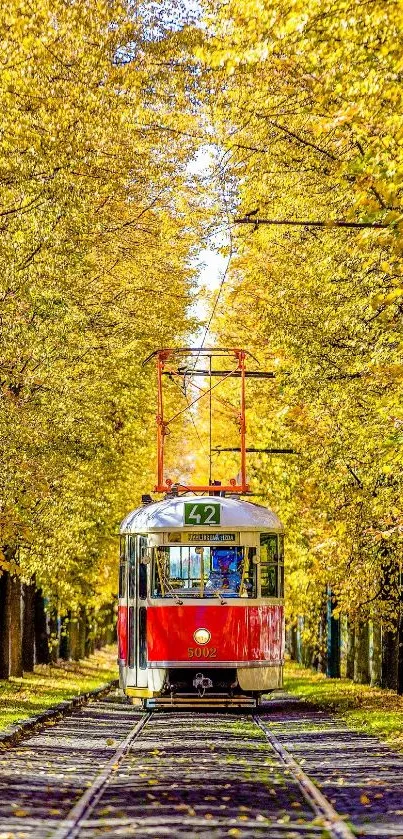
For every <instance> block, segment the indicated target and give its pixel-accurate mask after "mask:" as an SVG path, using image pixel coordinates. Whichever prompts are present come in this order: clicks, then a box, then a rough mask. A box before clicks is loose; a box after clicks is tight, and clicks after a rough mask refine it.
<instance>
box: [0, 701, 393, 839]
mask: <svg viewBox="0 0 403 839" xmlns="http://www.w3.org/2000/svg"><path fill="white" fill-rule="evenodd" d="M259 716H260V717H261V718H262V720H264V722H265V724H266V725H268V726H269V727H270V729H271V730H272V731H273V733H274V734H275V735H276V737H277V738H278V739H279V740H280V742H281V744H282V745H283V746H284V747H285V748H286V749H287V750H288V751H289V752H290V753H291V754H292V755H293V757H294V758H295V759H296V760H297V761H298V762H299V763H300V764H301V766H302V768H303V770H304V771H305V772H306V773H307V774H308V775H309V777H310V778H311V779H312V780H314V781H315V782H316V783H317V785H318V786H319V788H320V789H321V791H322V793H323V794H324V795H325V796H326V798H327V799H329V801H331V803H332V804H333V807H334V808H335V809H336V810H337V812H338V813H339V814H340V815H341V816H343V817H345V818H346V819H347V818H348V817H350V818H351V821H352V822H353V824H354V829H355V832H356V833H357V835H359V836H362V837H365V836H373V837H386V836H388V837H394V839H398V838H399V837H403V771H402V770H403V756H401V755H397V754H395V753H393V752H392V751H391V750H390V749H388V748H387V747H386V746H384V745H382V744H380V743H379V741H378V740H377V739H376V738H374V737H365V736H362V735H361V734H360V733H359V732H354V731H352V730H350V729H348V728H346V726H345V725H344V724H343V722H342V721H340V720H339V719H337V718H335V717H332V716H331V715H329V714H327V713H324V712H322V711H320V710H317V709H315V710H311V709H310V708H309V707H307V706H306V705H304V704H303V703H300V702H292V701H289V700H288V701H285V702H282V701H281V700H278V701H271V702H270V703H266V704H265V705H264V706H263V707H262V708H260V709H259ZM142 717H143V714H142V712H141V711H140V710H139V709H137V708H133V707H132V706H130V705H129V704H128V703H127V702H126V701H125V700H124V699H120V698H118V697H116V696H111V697H108V698H105V699H101V700H94V701H93V702H91V703H90V704H88V705H87V706H85V707H83V708H80V709H79V710H76V711H74V712H73V713H72V714H71V715H69V716H67V717H65V718H64V719H62V720H58V721H56V722H55V723H54V724H47V725H46V727H45V728H44V729H43V730H42V731H41V732H39V733H36V734H35V735H34V736H32V737H30V738H29V739H28V740H25V741H24V742H22V743H20V744H19V745H17V746H15V747H13V748H10V749H8V750H7V751H4V752H1V753H0V839H51V837H52V836H53V835H54V833H55V832H56V830H57V829H58V827H59V826H60V824H61V823H63V820H64V819H67V817H68V815H69V812H70V810H71V808H72V806H73V805H74V804H75V803H76V802H77V801H78V800H79V799H80V797H81V796H82V795H83V793H84V792H85V791H86V790H87V789H88V787H89V786H90V785H91V784H92V782H93V781H94V780H95V778H96V777H97V776H98V774H99V772H100V771H101V770H102V769H103V768H104V767H105V765H106V763H107V762H108V761H110V760H111V758H112V756H113V755H114V752H115V751H116V749H117V748H118V746H119V745H120V744H121V743H122V741H123V740H124V739H125V738H126V737H127V735H128V734H129V732H130V731H131V730H132V729H133V727H134V726H135V725H136V723H137V722H138V721H139V720H140V719H142ZM101 836H102V837H104V838H106V837H110V839H114V837H132V836H133V837H138V839H142V837H144V839H145V838H146V837H147V838H148V837H151V839H159V837H161V839H163V837H172V839H173V837H182V836H183V837H188V839H193V837H194V839H197V837H206V838H207V837H209V839H210V837H211V839H222V838H223V837H228V836H232V837H239V839H249V837H251V838H252V837H261V839H263V837H269V839H299V838H300V839H318V837H321V839H325V837H328V836H329V834H328V833H327V831H326V829H325V827H324V824H323V821H322V820H321V819H320V818H315V815H314V813H313V812H312V810H311V808H310V806H309V804H308V803H307V801H306V800H305V798H304V796H303V794H302V792H301V790H300V788H299V786H298V784H297V782H296V780H295V779H294V777H293V776H292V774H291V773H290V771H289V770H288V769H287V768H285V767H284V765H283V764H282V762H281V760H280V758H279V757H278V756H277V754H276V753H275V752H274V751H273V749H272V746H271V745H270V743H269V742H268V740H267V738H266V736H265V734H264V732H263V731H262V730H261V729H260V728H259V727H258V726H257V725H256V723H255V722H254V721H253V719H252V717H251V715H250V714H246V713H245V712H243V713H239V712H227V711H222V712H221V711H219V712H211V713H206V712H204V711H203V712H201V711H189V712H185V711H174V712H170V711H162V712H157V713H154V714H153V715H152V716H151V718H150V719H149V721H148V722H147V723H146V725H145V726H144V728H143V729H142V730H141V731H140V732H139V735H138V737H137V739H135V740H134V741H133V742H132V744H131V746H130V749H129V751H128V752H127V753H126V754H125V755H124V756H123V757H122V759H121V761H120V762H117V763H116V764H114V765H113V770H112V773H111V775H110V777H109V780H108V783H107V785H106V787H105V788H104V789H103V792H102V795H101V797H100V799H99V801H98V803H97V804H96V805H95V807H94V809H93V810H92V811H90V812H89V813H88V814H87V816H86V818H85V820H84V821H83V824H82V826H81V829H80V832H79V838H80V839H98V837H101Z"/></svg>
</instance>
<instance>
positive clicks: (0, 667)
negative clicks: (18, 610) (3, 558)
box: [0, 571, 10, 679]
mask: <svg viewBox="0 0 403 839" xmlns="http://www.w3.org/2000/svg"><path fill="white" fill-rule="evenodd" d="M9 675H10V575H9V573H8V571H3V573H2V575H1V577H0V679H8V677H9Z"/></svg>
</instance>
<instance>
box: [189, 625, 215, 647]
mask: <svg viewBox="0 0 403 839" xmlns="http://www.w3.org/2000/svg"><path fill="white" fill-rule="evenodd" d="M193 638H194V640H195V641H196V644H201V645H203V644H208V642H209V640H210V638H211V632H209V631H208V629H204V627H200V629H196V632H194V633H193Z"/></svg>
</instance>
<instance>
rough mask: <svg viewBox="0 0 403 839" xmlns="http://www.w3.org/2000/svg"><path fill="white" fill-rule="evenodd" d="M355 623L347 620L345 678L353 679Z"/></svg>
mask: <svg viewBox="0 0 403 839" xmlns="http://www.w3.org/2000/svg"><path fill="white" fill-rule="evenodd" d="M354 658H355V624H354V623H353V622H352V621H351V620H348V621H347V656H346V679H354Z"/></svg>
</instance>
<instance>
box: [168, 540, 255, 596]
mask: <svg viewBox="0 0 403 839" xmlns="http://www.w3.org/2000/svg"><path fill="white" fill-rule="evenodd" d="M252 556H253V549H251V548H240V547H207V546H206V547H204V546H203V547H201V546H200V547H199V546H197V547H194V546H185V545H181V546H179V545H175V546H170V547H163V548H156V549H155V551H154V563H153V564H154V568H153V586H152V592H153V596H154V597H176V596H179V595H180V596H181V597H221V596H225V597H255V596H256V594H255V584H254V566H253V562H252Z"/></svg>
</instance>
